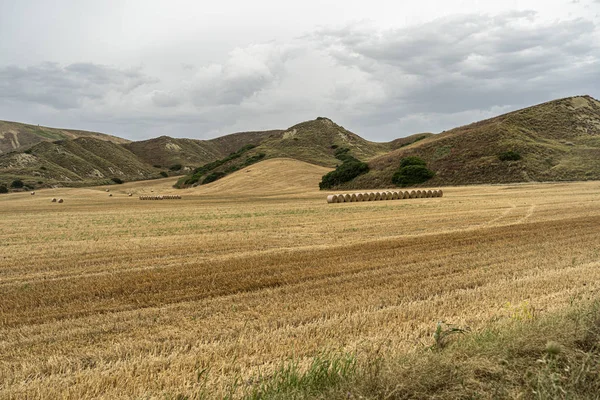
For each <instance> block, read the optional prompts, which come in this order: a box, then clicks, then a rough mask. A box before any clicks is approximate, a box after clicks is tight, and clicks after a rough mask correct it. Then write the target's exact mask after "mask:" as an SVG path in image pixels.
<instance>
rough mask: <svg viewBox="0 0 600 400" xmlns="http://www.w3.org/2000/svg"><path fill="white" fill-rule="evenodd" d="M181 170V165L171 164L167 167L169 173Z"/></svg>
mask: <svg viewBox="0 0 600 400" xmlns="http://www.w3.org/2000/svg"><path fill="white" fill-rule="evenodd" d="M181 168H183V165H181V164H173V165H171V166H170V167H169V169H170V170H171V171H179V170H180V169H181Z"/></svg>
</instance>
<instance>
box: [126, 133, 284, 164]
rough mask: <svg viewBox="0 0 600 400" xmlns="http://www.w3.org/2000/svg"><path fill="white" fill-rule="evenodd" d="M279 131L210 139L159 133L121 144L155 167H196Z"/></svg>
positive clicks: (238, 134) (237, 134)
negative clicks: (174, 136) (158, 134)
mask: <svg viewBox="0 0 600 400" xmlns="http://www.w3.org/2000/svg"><path fill="white" fill-rule="evenodd" d="M282 132H283V131H281V130H273V131H263V132H240V133H233V134H230V135H226V136H221V137H218V138H216V139H210V140H196V139H177V138H172V137H169V136H160V137H158V138H154V139H149V140H143V141H139V142H131V143H128V144H125V145H124V146H125V148H127V149H128V150H130V151H131V152H132V153H134V154H135V155H137V156H138V157H139V158H140V159H142V160H143V161H145V162H146V163H148V164H150V165H154V166H158V167H159V168H163V167H164V168H170V167H172V166H174V165H181V166H182V167H197V166H200V165H202V164H206V163H209V162H212V161H215V160H218V159H220V158H223V157H226V156H227V155H229V154H231V153H233V152H235V151H237V150H239V149H240V148H241V147H243V146H245V145H247V144H253V145H259V144H260V143H261V142H262V141H264V140H265V139H267V138H270V137H279V136H281V134H282Z"/></svg>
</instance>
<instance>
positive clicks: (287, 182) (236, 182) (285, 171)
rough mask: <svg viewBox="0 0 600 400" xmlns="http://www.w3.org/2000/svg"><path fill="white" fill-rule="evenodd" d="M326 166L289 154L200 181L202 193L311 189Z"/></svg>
mask: <svg viewBox="0 0 600 400" xmlns="http://www.w3.org/2000/svg"><path fill="white" fill-rule="evenodd" d="M329 171H331V169H330V168H326V167H322V166H318V165H314V164H309V163H306V162H303V161H298V160H294V159H289V158H272V159H268V160H265V161H262V162H260V163H258V164H255V165H251V166H249V167H246V168H244V169H241V170H239V171H236V172H234V173H232V174H231V175H228V176H226V177H224V178H222V179H220V180H218V181H216V182H212V183H209V184H206V185H202V186H200V187H198V188H195V189H190V190H194V192H197V193H202V194H218V195H225V194H243V195H244V196H246V195H259V196H260V195H265V196H266V195H279V194H290V193H304V192H310V191H312V192H314V191H315V190H318V188H319V181H320V180H321V177H322V176H323V175H325V174H326V173H327V172H329Z"/></svg>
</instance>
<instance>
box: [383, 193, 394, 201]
mask: <svg viewBox="0 0 600 400" xmlns="http://www.w3.org/2000/svg"><path fill="white" fill-rule="evenodd" d="M393 197H394V194H393V193H392V192H385V199H386V200H392V198H393Z"/></svg>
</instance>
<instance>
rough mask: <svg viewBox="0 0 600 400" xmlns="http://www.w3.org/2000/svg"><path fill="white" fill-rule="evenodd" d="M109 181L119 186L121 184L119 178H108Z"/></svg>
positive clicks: (121, 181)
mask: <svg viewBox="0 0 600 400" xmlns="http://www.w3.org/2000/svg"><path fill="white" fill-rule="evenodd" d="M110 180H111V181H113V182H114V183H116V184H117V185H121V184H123V180H122V179H120V178H117V177H115V178H110Z"/></svg>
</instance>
